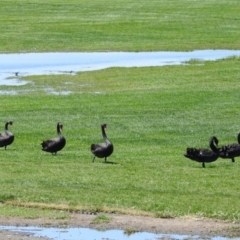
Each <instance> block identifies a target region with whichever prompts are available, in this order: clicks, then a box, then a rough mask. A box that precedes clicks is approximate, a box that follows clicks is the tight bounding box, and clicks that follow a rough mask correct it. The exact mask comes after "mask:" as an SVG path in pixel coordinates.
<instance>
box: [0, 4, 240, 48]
mask: <svg viewBox="0 0 240 240" xmlns="http://www.w3.org/2000/svg"><path fill="white" fill-rule="evenodd" d="M239 7H240V3H239V1H236V0H235V1H229V0H221V1H218V0H202V1H189V0H181V1H178V0H172V1H167V0H164V1H163V0H162V1H158V0H149V1H145V0H139V1H135V0H127V1H126V0H120V1H111V0H101V1H100V0H89V1H79V0H61V1H59V0H17V1H16V0H7V1H6V0H5V1H1V3H0V19H1V25H0V32H1V34H0V52H26V51H27V52H44V51H47V52H49V51H54V52H55V51H153V50H176V51H181V50H195V49H216V48H220V49H239V45H240V43H239V39H240V31H239Z"/></svg>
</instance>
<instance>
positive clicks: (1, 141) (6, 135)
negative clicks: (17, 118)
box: [0, 121, 14, 150]
mask: <svg viewBox="0 0 240 240" xmlns="http://www.w3.org/2000/svg"><path fill="white" fill-rule="evenodd" d="M9 124H10V125H13V122H12V121H7V122H6V124H5V132H2V133H0V147H5V150H6V149H7V146H8V145H10V144H12V143H13V141H14V135H13V134H12V133H11V132H10V131H9V130H8V125H9Z"/></svg>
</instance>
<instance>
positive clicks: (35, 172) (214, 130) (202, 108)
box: [0, 0, 240, 221]
mask: <svg viewBox="0 0 240 240" xmlns="http://www.w3.org/2000/svg"><path fill="white" fill-rule="evenodd" d="M239 8H240V3H239V2H238V1H227V0H222V1H216V0H210V1H209V0H208V1H207V0H204V1H188V0H182V1H176V0H174V1H155V0H151V1H142V0H141V1H138V2H136V1H133V0H132V1H131V0H130V1H129V0H128V1H124V0H121V1H109V0H103V1H99V0H98V1H96V0H91V1H77V0H68V1H66V0H62V1H57V0H48V1H46V0H41V1H39V0H31V1H30V0H21V1H20V0H19V1H13V0H7V1H1V3H0V20H1V25H0V32H1V35H0V52H1V53H10V52H57V51H60V52H68V51H71V52H72V51H84V52H91V51H156V50H157V51H159V50H165V51H167V50H175V51H183V50H184V51H188V50H198V49H240V42H239V38H240V31H239ZM239 62H240V60H239V58H237V57H236V58H234V57H233V58H230V59H227V60H226V59H225V60H220V61H216V62H198V61H195V60H192V61H190V63H189V64H188V65H181V66H165V67H145V68H110V69H105V70H101V71H92V72H81V73H78V74H77V75H59V76H56V75H54V76H50V75H49V76H29V77H26V78H25V80H28V81H29V84H27V85H24V86H18V87H15V86H0V91H1V93H2V91H3V93H6V92H7V91H10V92H12V91H16V92H17V94H16V95H11V94H10V95H8V94H7V95H6V94H1V95H0V109H1V116H0V123H1V124H2V130H3V127H4V124H5V121H7V120H9V119H12V120H13V121H14V126H13V128H11V131H12V132H13V133H14V134H15V141H14V143H13V144H12V145H11V146H9V147H8V149H7V150H6V151H5V150H4V149H2V148H1V149H0V153H1V154H0V176H1V178H0V202H2V203H3V205H1V207H0V215H1V216H21V217H28V218H29V217H30V218H34V217H39V216H42V217H55V218H65V217H67V216H68V213H67V211H66V212H65V211H63V212H61V211H58V210H62V209H65V210H79V209H83V210H93V211H95V210H99V211H103V212H120V213H130V214H146V215H152V216H156V217H174V216H183V215H197V216H206V217H212V218H220V219H230V220H235V221H239V219H240V210H239V206H240V187H239V186H240V185H239V176H240V168H239V161H240V160H239V159H236V162H235V163H232V162H231V161H230V160H223V159H219V160H217V161H216V162H214V163H210V164H207V166H206V168H205V169H203V168H202V167H201V164H199V163H196V162H192V161H190V160H188V159H186V158H184V156H183V154H184V152H185V149H186V147H189V146H193V147H208V141H209V138H210V137H211V136H213V135H215V136H217V137H218V139H219V141H220V145H223V144H226V143H230V142H235V141H236V137H237V134H238V132H239V131H240V128H239V102H240V101H239V100H240V95H239V87H240V85H239V78H240V73H239ZM66 91H69V92H71V93H70V94H69V95H64V94H62V93H64V92H66ZM54 93H58V94H54ZM58 121H61V122H62V123H63V125H64V132H63V134H64V136H65V137H66V139H67V144H66V147H65V148H64V149H63V150H62V151H61V152H59V153H58V154H57V156H52V155H51V154H48V153H45V152H43V151H41V146H40V143H41V141H42V140H44V139H47V138H50V137H54V136H55V135H56V124H57V122H58ZM103 122H106V123H107V124H108V129H107V134H108V137H109V138H110V140H111V141H112V142H113V144H114V153H113V155H112V156H111V157H110V158H109V161H111V162H112V164H105V163H103V161H102V160H99V159H97V160H96V161H95V163H92V162H91V160H92V154H91V152H90V144H91V143H93V142H99V141H102V137H101V132H100V124H101V123H103ZM0 127H1V126H0ZM33 207H34V208H33Z"/></svg>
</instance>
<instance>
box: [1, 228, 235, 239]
mask: <svg viewBox="0 0 240 240" xmlns="http://www.w3.org/2000/svg"><path fill="white" fill-rule="evenodd" d="M0 230H8V231H12V232H18V233H21V234H23V233H24V234H27V235H31V236H34V237H45V238H48V239H53V240H84V239H87V240H103V239H108V240H161V239H163V240H186V239H188V240H191V239H198V240H200V239H205V240H228V238H225V237H207V236H198V235H195V236H191V235H177V234H154V233H147V232H139V233H134V234H131V235H129V236H128V235H126V234H124V232H123V231H122V230H107V231H98V230H94V229H89V228H42V227H32V226H31V227H15V226H0ZM239 239H240V238H231V240H239Z"/></svg>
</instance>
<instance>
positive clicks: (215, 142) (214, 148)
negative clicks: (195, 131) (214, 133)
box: [210, 137, 219, 153]
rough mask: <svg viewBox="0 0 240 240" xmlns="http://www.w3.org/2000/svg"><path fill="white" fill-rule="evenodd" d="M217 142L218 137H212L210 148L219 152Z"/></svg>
mask: <svg viewBox="0 0 240 240" xmlns="http://www.w3.org/2000/svg"><path fill="white" fill-rule="evenodd" d="M215 144H216V145H218V139H217V138H216V137H212V138H211V140H210V148H211V149H212V150H213V152H215V153H218V152H219V150H218V148H217V146H216V145H215Z"/></svg>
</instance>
